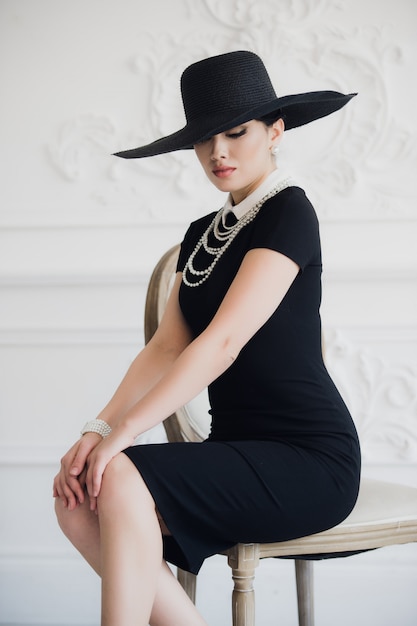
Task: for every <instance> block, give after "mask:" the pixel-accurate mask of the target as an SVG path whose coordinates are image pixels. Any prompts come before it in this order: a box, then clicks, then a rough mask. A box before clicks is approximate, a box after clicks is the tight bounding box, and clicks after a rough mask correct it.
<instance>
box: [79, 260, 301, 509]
mask: <svg viewBox="0 0 417 626" xmlns="http://www.w3.org/2000/svg"><path fill="white" fill-rule="evenodd" d="M298 271H299V267H298V266H297V265H296V264H295V263H294V262H293V261H292V260H291V259H289V258H288V257H286V256H284V255H282V254H280V253H278V252H275V251H273V250H267V249H255V250H251V251H250V252H248V253H247V255H246V256H245V258H244V260H243V262H242V265H241V267H240V269H239V272H238V274H237V275H236V277H235V279H234V281H233V283H232V285H231V286H230V288H229V291H228V293H227V294H226V296H225V298H224V300H223V302H222V304H221V306H220V307H219V310H218V311H217V313H216V315H215V317H214V318H213V320H212V322H211V323H210V324H209V326H208V327H207V329H206V330H205V331H204V332H203V333H202V334H201V335H200V336H199V337H197V338H196V339H195V340H194V341H192V342H191V343H190V344H189V345H188V346H187V347H185V349H184V350H182V351H181V352H180V353H178V356H177V358H176V359H175V360H174V361H173V362H172V364H171V366H170V367H169V368H168V369H167V370H166V372H165V374H164V376H162V377H161V378H160V379H159V381H158V382H156V384H155V385H154V386H153V387H152V388H151V389H150V390H149V391H148V393H146V394H145V395H144V396H143V397H142V398H141V399H140V400H138V402H136V404H135V405H134V406H132V407H131V408H130V409H129V410H128V411H127V413H126V414H125V415H124V416H123V417H122V418H121V419H120V420H119V421H118V422H117V424H116V426H115V428H114V430H113V432H112V434H111V435H110V436H109V437H107V438H106V439H105V440H104V441H103V442H102V443H101V444H100V446H99V447H98V448H97V451H95V452H97V454H95V455H94V458H93V459H92V464H91V467H90V470H89V476H88V481H87V485H88V490H89V493H90V495H91V496H93V497H95V496H96V495H97V494H98V492H99V489H100V484H101V476H102V473H103V471H104V468H105V466H106V464H107V463H108V461H109V460H110V458H111V457H112V456H115V454H117V453H118V452H119V451H120V450H121V449H123V448H124V447H127V446H128V445H131V443H132V442H133V439H134V438H135V437H136V436H137V435H138V434H140V433H142V432H144V431H145V430H148V429H149V428H151V427H153V426H155V425H156V424H157V423H159V422H161V421H162V420H163V419H165V418H166V417H167V416H168V415H170V414H171V413H173V412H174V411H175V410H176V409H177V408H178V407H180V406H182V405H183V404H186V403H187V402H188V401H189V400H191V399H192V398H193V397H195V396H196V395H197V394H198V393H200V392H201V391H202V390H203V389H204V388H205V387H206V386H207V385H208V384H210V383H211V382H212V381H213V380H215V379H216V378H218V376H220V375H221V374H222V373H223V372H224V371H225V370H226V369H227V368H228V367H229V366H230V365H231V364H232V363H233V361H234V360H235V359H236V357H237V356H238V354H239V352H240V350H241V349H242V348H243V346H244V345H245V344H246V343H247V342H248V341H249V340H250V338H251V337H252V336H253V335H254V334H255V333H256V332H257V330H259V328H261V326H263V324H264V323H265V322H266V321H267V320H268V319H269V317H270V316H271V315H272V313H273V312H274V311H275V310H276V308H277V307H278V306H279V304H280V302H281V301H282V299H283V298H284V296H285V294H286V292H287V291H288V289H289V287H290V285H291V284H292V282H293V281H294V279H295V278H296V276H297V274H298ZM177 280H178V278H177ZM271 282H273V284H274V289H271Z"/></svg>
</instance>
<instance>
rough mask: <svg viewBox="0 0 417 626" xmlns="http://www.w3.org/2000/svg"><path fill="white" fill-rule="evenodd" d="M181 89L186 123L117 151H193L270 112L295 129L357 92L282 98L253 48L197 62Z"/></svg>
mask: <svg viewBox="0 0 417 626" xmlns="http://www.w3.org/2000/svg"><path fill="white" fill-rule="evenodd" d="M181 94H182V101H183V105H184V112H185V117H186V120H187V124H186V126H184V128H182V129H181V130H179V131H177V132H176V133H172V135H168V136H166V137H162V138H161V139H157V140H156V141H153V142H152V143H149V144H147V145H145V146H141V147H139V148H134V149H133V150H125V151H123V152H117V153H116V155H115V156H119V157H123V158H124V159H140V158H143V157H149V156H155V155H157V154H165V153H167V152H174V151H175V150H188V149H189V148H192V147H193V146H194V145H195V144H197V143H199V142H201V141H204V140H205V139H208V138H209V137H212V136H213V135H217V134H218V133H222V132H225V131H226V130H229V129H231V128H234V127H236V126H238V125H239V124H243V123H244V122H248V121H249V120H256V119H260V118H262V117H265V116H267V115H268V116H269V115H270V116H271V117H273V116H276V119H278V118H280V117H282V118H283V119H284V121H285V129H286V130H289V129H290V128H296V127H297V126H303V125H304V124H308V123H309V122H313V121H314V120H317V119H319V118H321V117H325V116H326V115H330V113H333V112H334V111H337V110H338V109H341V108H342V107H343V106H344V105H345V104H347V103H348V102H349V100H350V99H351V98H353V96H355V95H356V94H354V93H352V94H348V95H344V94H342V93H339V92H337V91H312V92H308V93H300V94H296V95H290V96H282V97H281V98H277V95H276V93H275V91H274V88H273V86H272V83H271V80H270V78H269V76H268V72H267V71H266V69H265V66H264V64H263V62H262V60H261V59H260V58H259V57H258V56H257V55H256V54H254V53H253V52H247V51H238V52H228V53H226V54H220V55H218V56H214V57H209V58H208V59H203V60H202V61H198V62H197V63H193V64H192V65H190V66H189V67H187V69H186V70H184V72H183V74H182V76H181Z"/></svg>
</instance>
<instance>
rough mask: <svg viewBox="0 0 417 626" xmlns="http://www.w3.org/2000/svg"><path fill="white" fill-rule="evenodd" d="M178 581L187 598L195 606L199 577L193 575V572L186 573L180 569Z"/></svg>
mask: <svg viewBox="0 0 417 626" xmlns="http://www.w3.org/2000/svg"><path fill="white" fill-rule="evenodd" d="M177 579H178V582H179V583H180V585H181V587H182V588H183V589H184V591H185V593H186V594H187V596H188V597H189V598H190V600H191V601H192V602H193V603H194V604H195V594H196V587H197V576H196V575H195V574H191V572H185V571H184V570H182V569H180V568H178V570H177Z"/></svg>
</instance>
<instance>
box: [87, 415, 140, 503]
mask: <svg viewBox="0 0 417 626" xmlns="http://www.w3.org/2000/svg"><path fill="white" fill-rule="evenodd" d="M134 439H135V437H134V436H132V435H131V434H129V433H128V432H127V429H126V428H124V427H123V426H120V427H116V428H114V429H113V432H112V433H111V435H109V436H108V437H106V438H105V439H103V440H102V441H101V442H100V443H99V445H98V446H96V447H95V448H94V450H92V452H91V453H90V454H89V456H88V459H87V467H88V469H87V472H86V476H85V486H86V489H87V493H88V496H89V499H90V509H91V510H92V511H97V497H98V495H99V493H100V489H101V483H102V480H103V474H104V470H105V469H106V467H107V465H108V464H109V463H110V461H111V460H112V459H113V458H114V457H115V456H116V455H117V454H119V453H120V452H121V451H122V450H125V449H126V448H128V447H129V446H131V445H133V443H134Z"/></svg>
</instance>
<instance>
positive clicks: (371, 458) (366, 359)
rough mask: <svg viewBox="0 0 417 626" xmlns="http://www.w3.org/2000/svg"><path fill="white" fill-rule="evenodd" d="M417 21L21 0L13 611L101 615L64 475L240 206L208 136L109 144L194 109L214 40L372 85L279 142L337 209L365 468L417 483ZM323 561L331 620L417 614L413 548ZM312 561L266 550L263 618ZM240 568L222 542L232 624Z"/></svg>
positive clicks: (314, 10)
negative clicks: (219, 216) (163, 307)
mask: <svg viewBox="0 0 417 626" xmlns="http://www.w3.org/2000/svg"><path fill="white" fill-rule="evenodd" d="M416 18H417V5H416V3H415V2H414V0H397V1H396V2H389V1H388V0H361V1H360V0H244V1H238V0H230V1H228V2H225V1H224V0H223V1H221V2H220V1H218V0H178V1H172V0H154V1H153V2H144V1H140V0H118V2H111V1H110V0H72V1H71V2H66V1H64V0H32V1H31V0H2V2H1V3H0V68H1V69H0V72H1V97H0V124H1V137H2V139H1V142H0V155H1V174H2V176H1V178H2V182H1V185H0V198H1V201H0V227H1V231H0V286H1V306H0V344H1V352H0V368H1V391H0V394H1V395H0V489H1V492H0V493H1V509H0V511H1V512H0V624H2V625H4V624H9V623H13V624H17V623H19V624H38V625H39V624H42V625H46V624H51V625H55V626H58V625H62V624H72V625H77V626H80V625H81V624H89V625H92V624H97V623H98V604H99V599H98V595H99V585H98V581H97V580H96V578H95V576H94V575H93V574H91V573H90V572H89V570H88V568H87V566H86V565H85V564H84V563H83V562H81V560H80V559H79V558H78V557H77V556H76V555H75V554H74V552H73V550H72V549H71V547H70V546H69V545H68V544H67V543H66V541H65V540H64V539H63V537H61V535H60V533H59V531H58V529H57V527H56V523H55V520H54V516H53V512H52V498H51V483H52V478H53V476H54V474H55V473H56V471H57V467H58V459H59V458H60V455H61V454H62V453H63V452H64V451H65V449H66V448H67V446H68V444H69V443H71V442H72V441H73V440H74V438H75V437H77V436H78V432H79V428H80V426H82V424H83V423H84V422H85V421H86V420H87V419H91V418H93V417H94V416H95V415H96V413H97V412H98V410H99V409H100V408H101V407H102V406H103V404H104V403H105V402H106V401H107V399H108V397H109V394H110V393H111V392H112V391H113V389H114V387H115V385H116V384H117V382H118V381H119V379H120V377H121V375H122V374H123V372H124V371H125V369H126V367H127V366H128V364H129V362H130V360H131V359H132V357H133V356H134V354H135V353H136V351H137V350H138V348H140V346H141V345H142V334H143V326H142V315H143V304H144V293H145V289H146V283H147V280H148V277H149V273H150V271H151V268H152V266H153V265H154V263H155V262H156V260H157V259H158V258H159V256H160V254H161V253H162V252H163V251H164V250H165V249H166V248H168V247H169V246H170V245H172V244H174V243H175V242H177V241H179V239H180V237H181V233H182V232H183V230H184V228H185V226H186V224H187V223H188V222H189V221H190V220H191V219H193V218H195V217H198V216H199V215H202V214H203V213H204V212H207V211H209V210H212V209H213V208H216V207H220V206H221V204H222V198H221V196H220V195H219V194H218V192H216V191H214V190H211V189H210V188H209V187H208V185H207V184H205V181H204V176H203V174H202V173H201V172H200V170H199V168H198V166H197V164H196V162H195V158H194V156H193V154H192V153H178V154H173V155H169V156H161V157H157V158H154V159H150V160H144V161H140V162H126V161H122V160H118V159H116V158H114V157H111V156H109V155H110V154H111V153H112V152H114V151H116V150H119V149H124V148H129V147H135V146H136V145H139V144H140V143H141V142H145V141H147V140H152V139H154V138H156V137H158V136H161V135H163V134H166V133H169V132H171V131H174V130H176V129H177V128H179V127H180V126H181V125H182V124H183V117H182V109H181V104H180V96H179V77H180V73H181V71H182V69H183V68H184V67H185V66H186V65H188V64H189V63H191V62H193V61H195V60H198V59H200V58H202V57H203V56H206V55H210V54H217V53H220V52H225V51H229V50H235V49H242V48H245V49H252V50H254V51H256V52H258V53H259V54H261V56H262V57H263V58H264V60H265V62H266V64H267V66H268V68H269V69H270V73H271V76H272V78H273V81H274V84H275V85H276V86H277V91H278V92H279V94H280V95H282V94H286V93H292V92H298V91H308V90H314V89H337V90H340V91H344V92H350V91H358V92H359V96H358V97H357V98H355V99H354V100H353V101H352V102H351V103H350V104H349V106H348V107H346V109H344V110H343V111H341V112H340V113H339V114H337V115H334V116H332V117H331V118H328V119H326V120H322V121H318V122H316V123H315V124H312V125H311V126H309V127H305V128H303V129H298V130H294V131H291V132H289V133H288V136H286V141H285V144H284V147H283V149H282V150H281V159H282V161H285V162H286V163H289V164H290V167H292V169H293V170H294V172H295V174H296V175H297V177H298V179H299V180H300V182H301V184H303V185H304V186H305V188H306V189H307V191H308V194H309V196H310V197H311V199H312V200H313V202H314V204H315V206H316V209H317V211H318V214H319V216H320V219H321V224H322V241H323V250H324V262H325V273H324V304H323V309H322V312H323V321H324V323H325V327H326V334H327V346H328V347H327V352H328V362H329V366H330V368H331V370H332V372H333V373H334V376H335V379H336V380H337V382H338V384H339V386H340V388H341V390H342V391H343V394H344V396H345V398H346V400H347V402H348V404H349V405H350V407H351V409H352V411H353V414H354V417H355V419H356V422H357V425H358V428H359V431H360V435H361V439H362V446H363V452H364V460H365V472H366V473H368V474H371V475H376V476H382V477H386V478H388V479H391V480H402V481H404V482H407V483H409V484H417V472H416V467H417V361H416V349H417V289H416V287H417V245H416V241H417V203H416V191H415V177H416V171H417V169H416V165H417V143H416V116H415V101H416V95H417V93H416V92H417V89H416V82H415V68H416V63H417V40H416V36H415V25H416V23H417V21H416ZM203 184H205V187H204V193H201V191H200V190H201V188H202V185H203ZM160 436H161V433H160V432H159V433H152V434H151V435H150V437H153V438H158V437H160ZM316 572H317V592H316V605H317V609H316V611H317V622H318V623H319V624H320V626H327V625H328V626H330V625H332V626H333V625H334V624H335V623H336V622H337V623H338V624H339V626H348V625H349V626H350V625H351V624H352V623H358V624H367V625H369V626H370V625H373V624H378V626H391V625H392V624H393V623H396V624H401V626H411V625H412V624H415V622H416V616H417V601H416V596H415V585H416V582H417V551H416V549H415V547H414V546H406V547H401V548H395V549H386V550H381V551H379V552H375V553H370V554H367V555H361V556H358V557H354V558H351V559H347V560H337V561H332V562H326V563H319V564H317V566H316ZM292 577H293V572H292V565H291V563H288V562H280V561H275V560H272V561H270V562H268V563H263V564H262V566H261V571H260V573H259V579H258V588H259V591H258V609H259V623H260V624H262V626H269V624H271V625H272V624H275V623H281V624H283V625H292V624H294V623H295V598H294V582H293V578H292ZM261 583H262V584H261ZM230 586H231V583H230V580H229V572H228V571H227V566H226V565H225V564H224V562H223V560H222V559H221V557H216V558H214V559H211V560H209V561H208V562H207V563H206V564H205V566H204V567H203V571H202V574H201V576H200V584H199V595H198V603H199V605H200V607H201V608H202V611H203V612H204V614H205V615H206V616H207V619H208V621H209V623H210V624H213V626H214V625H216V626H225V625H226V624H229V623H230V607H229V590H230ZM70 590H71V591H70ZM262 600H264V601H265V606H262V607H261V606H260V605H261V603H262V602H261V601H262ZM341 607H343V609H342V610H341ZM280 620H281V621H280Z"/></svg>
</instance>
